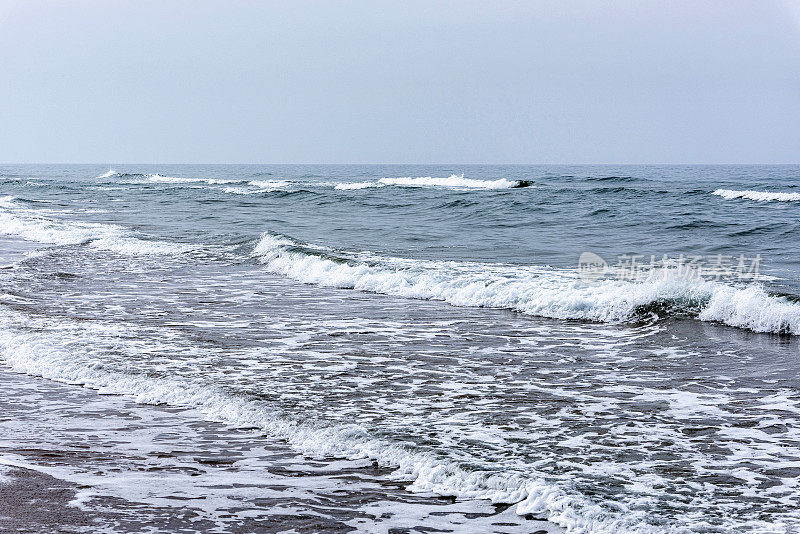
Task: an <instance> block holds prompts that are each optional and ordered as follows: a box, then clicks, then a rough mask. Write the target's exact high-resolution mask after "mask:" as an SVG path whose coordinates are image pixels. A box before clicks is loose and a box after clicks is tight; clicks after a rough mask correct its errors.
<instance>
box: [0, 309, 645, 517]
mask: <svg viewBox="0 0 800 534" xmlns="http://www.w3.org/2000/svg"><path fill="white" fill-rule="evenodd" d="M26 321H27V319H26V317H25V316H23V315H21V314H16V313H15V312H5V311H3V312H2V313H1V314H0V358H2V359H3V360H4V361H5V362H6V364H7V365H9V366H10V367H11V368H12V369H14V370H16V371H18V372H23V373H27V374H30V375H35V376H41V377H44V378H48V379H51V380H56V381H59V382H64V383H69V384H79V385H84V386H86V387H90V388H93V389H96V390H98V392H99V393H103V394H123V395H128V396H131V397H133V398H134V399H135V400H136V401H137V402H141V403H146V404H168V405H172V406H179V407H191V408H194V409H197V410H199V411H201V412H202V413H204V414H206V415H207V416H209V417H210V418H212V419H214V420H218V421H223V422H226V423H228V424H231V425H233V426H238V427H245V428H258V429H260V430H262V431H263V432H265V433H268V434H269V435H271V436H274V437H277V438H280V439H284V440H286V441H287V442H288V443H289V444H290V445H291V446H292V448H294V449H295V450H298V451H300V452H302V453H304V454H307V455H310V456H313V457H338V458H349V459H353V460H357V459H369V460H372V461H375V462H377V463H378V464H379V465H381V466H389V467H393V468H395V471H394V474H393V478H395V479H397V480H405V481H410V482H412V483H411V485H410V486H409V489H410V490H412V491H418V492H426V493H427V492H431V493H436V494H440V495H452V496H456V497H458V498H460V499H483V500H489V501H491V502H496V503H497V502H505V503H518V504H517V506H516V511H517V513H518V514H528V513H533V514H536V515H538V516H540V517H541V516H544V517H546V518H548V519H549V520H550V521H552V522H554V523H556V524H558V525H561V526H563V527H566V528H567V530H568V531H569V532H574V533H589V532H599V533H611V532H614V533H617V532H624V531H627V530H630V531H634V530H635V531H638V532H656V531H657V530H656V529H654V528H652V527H650V526H648V525H647V524H645V523H643V522H642V521H643V520H644V517H645V514H644V513H643V512H630V511H628V512H626V513H621V514H617V513H614V512H609V511H608V510H606V509H603V508H601V507H600V506H598V505H595V504H593V503H591V502H589V501H588V500H587V499H586V498H584V497H583V496H580V495H578V494H573V493H567V492H565V490H563V489H561V488H559V487H558V486H555V485H553V484H550V483H547V482H545V481H544V480H543V479H541V478H539V477H538V476H537V475H536V473H535V472H533V471H532V472H531V473H530V474H529V476H521V475H520V474H515V473H504V472H487V471H473V470H469V469H463V468H462V467H461V466H460V465H459V464H457V463H454V462H453V461H449V460H445V459H442V458H439V457H436V456H435V455H433V454H430V453H424V452H420V451H415V450H413V449H411V448H408V446H403V445H401V444H398V443H393V442H390V441H388V440H385V439H379V438H375V437H373V436H371V435H369V433H368V432H367V431H366V430H365V429H364V428H362V427H361V426H359V425H356V424H351V425H340V426H324V427H321V426H315V425H313V424H310V423H298V422H296V421H293V420H289V419H286V418H283V417H281V416H280V415H279V414H278V413H275V412H272V411H270V410H268V409H267V408H265V407H264V405H263V404H259V403H258V402H255V401H249V400H246V399H245V398H242V397H236V396H231V395H229V394H226V393H225V392H224V390H222V389H221V388H217V387H215V386H212V385H209V384H203V383H201V382H192V381H188V380H186V381H182V380H178V379H168V378H156V377H152V376H148V375H145V374H138V373H134V372H125V373H122V372H115V371H112V370H109V369H107V368H105V367H104V366H103V365H102V364H100V363H99V362H97V361H93V360H87V359H86V357H85V356H84V355H83V354H81V353H76V352H75V351H74V350H70V349H69V344H68V341H69V340H66V339H58V338H55V337H45V336H43V335H42V334H36V333H20V332H15V330H16V328H15V324H25V323H26ZM62 337H63V336H62Z"/></svg>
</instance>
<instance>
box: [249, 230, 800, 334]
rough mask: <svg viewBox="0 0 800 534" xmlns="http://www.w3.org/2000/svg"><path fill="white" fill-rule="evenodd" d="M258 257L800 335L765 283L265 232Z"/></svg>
mask: <svg viewBox="0 0 800 534" xmlns="http://www.w3.org/2000/svg"><path fill="white" fill-rule="evenodd" d="M253 254H254V256H255V257H257V258H258V259H259V260H260V261H261V262H262V263H263V264H264V265H265V267H266V269H267V270H269V271H270V272H273V273H277V274H281V275H284V276H287V277H289V278H293V279H295V280H299V281H301V282H305V283H312V284H318V285H321V286H330V287H340V288H349V289H358V290H363V291H370V292H374V293H383V294H386V295H394V296H400V297H408V298H418V299H426V300H441V301H445V302H448V303H450V304H453V305H455V306H474V307H490V308H504V309H511V310H516V311H519V312H522V313H525V314H529V315H535V316H541V317H551V318H556V319H583V320H591V321H600V322H612V323H613V322H636V321H642V320H650V319H652V318H654V317H665V316H684V317H694V318H697V319H700V320H702V321H713V322H720V323H724V324H727V325H730V326H735V327H739V328H744V329H748V330H752V331H754V332H770V333H780V334H793V335H798V334H800V304H798V303H796V302H791V301H789V300H787V299H786V298H784V297H778V296H773V295H770V294H768V293H767V292H766V291H765V290H764V288H763V287H761V286H760V285H755V284H754V285H750V286H747V287H732V286H728V285H725V284H722V283H718V282H712V281H693V280H686V279H685V278H681V277H675V276H672V277H671V276H669V273H667V274H666V275H659V276H657V277H653V278H652V279H650V280H647V281H643V282H636V283H634V282H629V281H621V280H603V281H600V282H598V283H597V284H586V283H583V282H582V281H581V280H580V279H579V278H578V277H577V274H576V273H575V272H573V271H570V270H563V269H562V270H559V269H554V268H549V267H537V266H530V267H520V266H510V265H503V264H487V263H480V264H479V263H470V262H435V261H421V260H410V259H400V258H388V257H381V256H375V255H371V254H368V253H361V254H348V253H343V254H339V255H335V254H332V253H331V252H330V251H329V250H327V249H325V248H323V247H319V246H315V245H310V244H305V243H301V242H298V241H294V240H292V239H290V238H287V237H283V236H279V235H273V234H269V233H267V234H264V235H263V236H262V237H261V239H260V240H259V241H258V243H257V244H256V246H255V248H254V250H253Z"/></svg>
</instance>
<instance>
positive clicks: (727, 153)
mask: <svg viewBox="0 0 800 534" xmlns="http://www.w3.org/2000/svg"><path fill="white" fill-rule="evenodd" d="M0 162H7V163H9V162H65V163H66V162H100V163H125V162H142V163H169V162H174V163H191V162H194V163H437V162H441V163H782V162H783V163H800V1H798V0H774V1H770V0H753V1H748V2H740V1H735V0H724V1H719V2H715V1H702V0H693V1H685V2H681V1H663V0H658V1H653V2H650V1H645V0H635V1H611V0H607V1H599V0H597V1H585V2H584V1H575V2H569V1H552V2H549V1H547V2H537V1H524V2H503V1H488V0H487V1H485V2H471V1H464V0H460V1H454V2H435V1H423V2H406V1H404V2H396V1H386V2H382V1H353V2H340V1H336V2H334V1H330V2H304V1H297V0H292V1H288V2H268V1H263V2H256V1H251V2H244V1H241V2H237V1H231V0H228V1H219V2H212V1H197V0H192V1H179V0H168V1H152V2H150V1H129V2H116V1H108V0H103V1H100V0H97V1H60V2H40V1H36V0H24V1H14V0H10V1H9V0H0Z"/></svg>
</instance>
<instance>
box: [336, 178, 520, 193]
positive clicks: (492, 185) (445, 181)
mask: <svg viewBox="0 0 800 534" xmlns="http://www.w3.org/2000/svg"><path fill="white" fill-rule="evenodd" d="M387 185H392V186H399V187H444V188H449V189H514V188H520V187H531V186H532V185H533V182H531V181H530V180H506V179H505V178H501V179H499V180H474V179H471V178H464V175H463V174H451V175H450V176H449V177H447V178H435V177H432V176H419V177H411V176H409V177H405V178H381V179H380V180H378V181H377V182H342V183H338V184H336V185H335V187H334V189H339V190H349V189H366V188H370V187H383V186H387Z"/></svg>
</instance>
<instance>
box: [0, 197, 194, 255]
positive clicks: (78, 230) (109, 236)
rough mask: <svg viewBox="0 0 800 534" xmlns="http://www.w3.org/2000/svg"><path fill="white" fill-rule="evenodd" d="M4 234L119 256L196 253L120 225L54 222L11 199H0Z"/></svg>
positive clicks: (181, 244)
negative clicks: (103, 251)
mask: <svg viewBox="0 0 800 534" xmlns="http://www.w3.org/2000/svg"><path fill="white" fill-rule="evenodd" d="M0 233H2V234H6V235H13V236H17V237H20V238H22V239H25V240H27V241H36V242H39V243H46V244H51V245H79V244H83V243H86V244H87V245H88V246H91V247H93V248H97V249H102V250H108V251H112V252H116V253H119V254H128V255H142V254H180V253H184V252H188V251H190V250H193V249H194V248H196V247H194V246H193V245H189V244H187V243H171V242H166V241H151V240H145V239H139V238H137V237H136V236H134V235H132V233H131V232H130V231H129V230H127V229H125V228H123V227H121V226H117V225H113V224H102V223H92V222H84V221H66V220H56V219H50V218H47V217H44V216H42V215H41V214H40V213H37V210H31V209H27V208H24V207H21V206H19V205H18V204H17V203H16V202H14V199H13V198H11V197H3V198H0Z"/></svg>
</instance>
